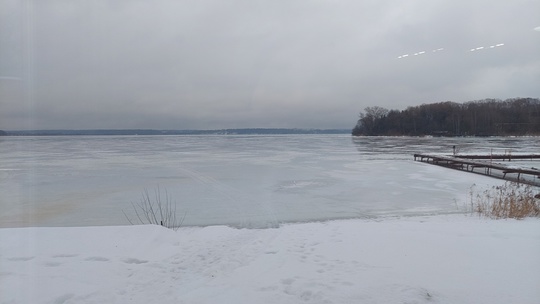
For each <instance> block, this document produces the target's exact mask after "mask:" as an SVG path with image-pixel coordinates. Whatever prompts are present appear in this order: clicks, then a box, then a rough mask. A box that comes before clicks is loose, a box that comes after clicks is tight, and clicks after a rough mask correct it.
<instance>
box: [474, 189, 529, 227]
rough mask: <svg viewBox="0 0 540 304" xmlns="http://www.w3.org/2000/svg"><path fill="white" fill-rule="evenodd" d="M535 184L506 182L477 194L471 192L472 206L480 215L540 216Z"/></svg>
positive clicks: (520, 217)
mask: <svg viewBox="0 0 540 304" xmlns="http://www.w3.org/2000/svg"><path fill="white" fill-rule="evenodd" d="M533 188H534V187H533V186H530V185H524V184H520V183H516V182H506V183H505V184H504V185H502V186H497V187H493V188H492V189H490V190H486V191H484V192H483V193H482V194H477V195H476V198H475V200H474V199H473V195H472V194H471V207H472V208H473V210H474V211H476V212H477V213H478V214H480V215H484V216H487V217H490V218H495V219H500V218H515V219H522V218H525V217H540V200H539V199H537V198H535V195H534V193H533Z"/></svg>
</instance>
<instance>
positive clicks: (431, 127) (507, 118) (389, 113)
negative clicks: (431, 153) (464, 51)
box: [352, 98, 540, 136]
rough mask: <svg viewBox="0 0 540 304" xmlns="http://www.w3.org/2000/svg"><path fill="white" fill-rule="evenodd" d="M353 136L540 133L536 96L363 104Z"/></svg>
mask: <svg viewBox="0 0 540 304" xmlns="http://www.w3.org/2000/svg"><path fill="white" fill-rule="evenodd" d="M352 134H353V135H355V136H360V135H365V136H421V135H433V136H512V135H540V99H538V98H512V99H507V100H504V101H503V100H499V99H484V100H479V101H470V102H466V103H456V102H451V101H447V102H439V103H432V104H423V105H420V106H415V107H408V108H407V109H405V110H402V111H399V110H388V109H385V108H382V107H378V106H374V107H367V108H365V109H364V111H363V112H361V113H360V119H359V120H358V122H357V124H356V126H355V127H354V129H353V130H352Z"/></svg>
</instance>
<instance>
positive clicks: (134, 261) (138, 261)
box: [124, 258, 148, 264]
mask: <svg viewBox="0 0 540 304" xmlns="http://www.w3.org/2000/svg"><path fill="white" fill-rule="evenodd" d="M124 263H127V264H144V263H148V261H146V260H139V259H134V258H129V259H125V260H124Z"/></svg>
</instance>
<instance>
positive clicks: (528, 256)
mask: <svg viewBox="0 0 540 304" xmlns="http://www.w3.org/2000/svg"><path fill="white" fill-rule="evenodd" d="M539 257H540V221H538V219H526V220H521V221H517V220H488V219H483V218H479V217H477V216H474V215H438V216H431V217H400V218H397V217H396V218H386V219H379V220H367V219H357V220H337V221H327V222H314V223H299V224H285V225H282V226H281V227H279V228H270V229H237V228H231V227H226V226H209V227H185V228H181V229H180V230H178V231H176V232H175V231H172V230H168V229H166V228H163V227H159V226H150V225H148V226H114V227H111V226H108V227H105V226H104V227H69V228H65V227H64V228H51V227H42V228H4V229H0V303H6V304H7V303H32V304H34V303H55V304H57V303H58V304H59V303H65V304H68V303H220V304H221V303H235V304H239V303H250V304H251V303H452V304H453V303H490V304H496V303H501V304H507V303H521V304H527V303H531V304H533V303H538V300H539V299H540V288H539V286H540V259H539Z"/></svg>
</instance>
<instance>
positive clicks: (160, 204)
mask: <svg viewBox="0 0 540 304" xmlns="http://www.w3.org/2000/svg"><path fill="white" fill-rule="evenodd" d="M131 206H132V207H133V211H134V212H135V218H132V217H129V216H128V215H127V214H126V213H125V212H124V211H123V210H122V212H123V213H124V216H125V217H126V219H127V220H128V222H129V223H130V224H132V225H137V224H140V225H146V224H150V225H160V226H164V227H167V228H169V229H172V230H174V231H177V230H178V229H179V228H180V226H182V223H183V222H184V219H185V217H186V214H185V213H184V215H183V216H182V217H181V218H179V217H177V216H176V202H175V201H173V200H172V199H171V197H170V195H169V193H168V192H167V190H165V194H164V195H163V196H162V194H161V189H160V188H159V187H158V188H157V190H154V195H153V196H151V195H150V193H149V192H148V190H147V189H144V191H143V193H142V196H141V200H140V201H139V202H138V203H133V202H132V203H131Z"/></svg>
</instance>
